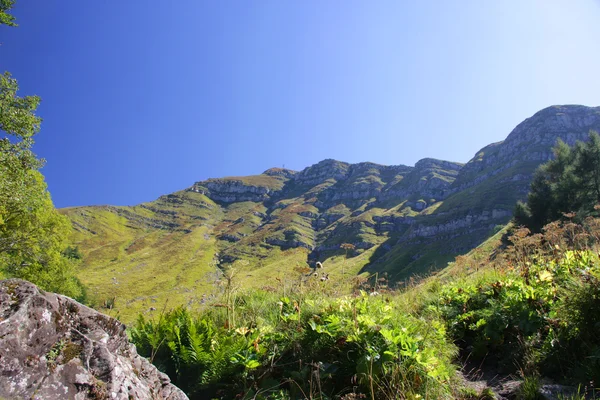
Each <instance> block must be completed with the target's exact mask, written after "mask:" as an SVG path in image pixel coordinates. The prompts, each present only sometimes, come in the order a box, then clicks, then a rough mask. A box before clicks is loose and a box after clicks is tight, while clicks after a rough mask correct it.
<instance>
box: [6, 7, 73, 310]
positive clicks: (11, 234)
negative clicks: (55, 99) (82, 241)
mask: <svg viewBox="0 0 600 400" xmlns="http://www.w3.org/2000/svg"><path fill="white" fill-rule="evenodd" d="M13 3H14V1H12V0H0V25H2V24H4V25H10V26H15V23H14V22H13V21H14V17H12V16H11V15H9V14H8V13H7V11H9V10H10V7H11V6H12V5H13ZM18 90H19V87H18V84H17V81H16V80H15V79H14V78H12V76H11V75H10V74H9V73H8V72H5V73H4V74H3V75H0V134H1V135H2V136H3V137H1V138H0V272H2V273H3V274H4V275H6V276H11V277H18V278H23V279H27V280H29V281H31V282H33V283H35V284H37V285H39V286H40V287H42V288H43V289H46V290H51V291H57V292H62V293H64V294H67V295H70V296H72V297H78V298H81V296H82V295H83V294H84V293H83V288H82V286H81V284H80V283H79V281H78V280H77V279H76V278H75V276H74V274H73V269H74V266H75V261H73V260H70V259H69V258H67V257H65V256H63V254H62V251H63V250H64V249H65V247H66V239H67V237H68V235H69V232H70V229H71V226H70V223H69V221H68V219H67V218H66V217H64V216H62V215H60V214H59V213H58V211H57V210H56V209H55V208H54V205H53V204H52V200H51V198H50V193H49V192H48V190H47V186H46V183H45V182H44V177H43V175H42V174H41V173H40V172H39V168H41V167H42V165H43V160H40V159H38V158H37V157H36V156H35V154H34V153H33V152H32V151H31V146H32V145H33V137H34V136H35V135H36V134H37V133H38V132H39V130H40V123H41V119H40V117H38V116H37V115H36V114H35V112H36V109H37V107H38V105H39V103H40V99H39V97H37V96H25V97H19V96H18V95H17V92H18Z"/></svg>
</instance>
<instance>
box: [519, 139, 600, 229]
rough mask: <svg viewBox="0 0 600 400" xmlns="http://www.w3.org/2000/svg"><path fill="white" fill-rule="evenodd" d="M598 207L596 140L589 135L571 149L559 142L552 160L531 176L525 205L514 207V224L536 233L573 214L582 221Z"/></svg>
mask: <svg viewBox="0 0 600 400" xmlns="http://www.w3.org/2000/svg"><path fill="white" fill-rule="evenodd" d="M598 204H600V136H598V133H596V132H593V131H591V132H590V134H589V140H588V141H587V142H585V143H584V142H580V141H578V142H577V143H576V144H575V146H573V147H572V148H571V147H569V146H568V145H567V144H565V143H564V142H563V141H561V140H559V141H558V143H557V144H556V146H555V147H554V159H552V160H550V161H548V162H547V163H546V164H543V165H541V166H540V167H539V168H538V170H537V171H536V172H535V175H534V178H533V181H532V183H531V188H530V192H529V195H528V197H527V203H526V204H525V203H518V204H517V206H516V208H515V222H516V223H517V224H519V225H524V226H527V227H528V228H529V229H530V230H531V231H532V232H540V231H541V229H542V227H543V226H544V225H546V224H547V223H549V222H552V221H555V220H558V219H561V218H562V217H563V215H564V214H565V213H571V212H574V213H575V214H576V216H577V218H578V219H582V218H584V217H586V216H588V215H591V214H594V213H595V212H596V210H595V206H596V205H598Z"/></svg>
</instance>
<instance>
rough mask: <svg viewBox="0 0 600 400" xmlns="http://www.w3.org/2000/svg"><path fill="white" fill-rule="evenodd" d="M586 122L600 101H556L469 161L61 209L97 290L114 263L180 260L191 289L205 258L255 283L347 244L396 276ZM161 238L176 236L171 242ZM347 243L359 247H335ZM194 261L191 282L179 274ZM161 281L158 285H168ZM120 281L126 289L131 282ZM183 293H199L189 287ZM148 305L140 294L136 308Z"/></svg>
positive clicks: (216, 183) (501, 207)
mask: <svg viewBox="0 0 600 400" xmlns="http://www.w3.org/2000/svg"><path fill="white" fill-rule="evenodd" d="M590 130H597V131H600V108H599V107H596V108H591V107H584V106H553V107H548V108H546V109H544V110H541V111H540V112H538V113H536V114H535V115H533V116H532V117H531V118H528V119H527V120H525V121H523V122H522V123H521V124H519V125H518V126H517V127H516V128H515V129H514V130H513V131H512V132H511V133H510V135H509V136H508V137H507V139H506V140H505V141H503V142H499V143H494V144H490V145H488V146H486V147H484V148H483V149H481V150H480V151H478V152H477V153H476V154H475V156H474V157H473V158H472V159H471V160H470V161H469V162H468V163H467V164H465V165H463V164H460V163H455V162H450V161H442V160H435V159H430V158H426V159H423V160H421V161H419V162H417V163H416V164H415V165H414V166H405V165H395V166H385V165H379V164H375V163H369V162H364V163H358V164H349V163H345V162H341V161H336V160H331V159H329V160H324V161H321V162H319V163H317V164H315V165H312V166H310V167H307V168H305V169H304V170H302V171H299V172H295V171H291V170H286V169H281V168H272V169H270V170H267V171H265V172H264V173H263V174H260V175H255V176H246V177H230V178H221V179H209V180H206V181H202V182H197V183H195V184H194V185H193V186H192V187H191V188H189V189H187V190H184V191H181V192H178V193H174V194H171V195H168V196H163V197H161V198H160V199H158V200H157V201H154V202H151V203H147V204H143V205H140V206H137V207H113V208H98V207H79V208H74V209H69V210H67V211H65V213H66V214H67V215H68V216H69V217H71V219H72V221H73V223H74V225H75V227H76V229H77V230H78V231H77V232H76V234H75V235H74V238H73V241H74V243H75V244H78V245H80V247H81V248H82V250H83V251H84V254H85V256H86V263H87V266H86V268H88V269H87V272H90V273H91V274H92V275H93V274H95V273H96V272H97V274H98V275H97V277H94V278H93V279H92V278H90V277H89V276H85V277H84V280H85V279H89V280H90V282H93V283H94V284H96V285H97V287H98V288H99V290H101V291H102V290H104V288H105V287H107V285H108V284H110V281H109V280H108V278H107V276H110V274H112V273H113V272H112V271H115V273H118V274H124V275H126V274H128V273H130V271H142V273H148V274H152V276H156V279H161V277H160V275H159V273H158V274H157V273H156V270H157V269H158V268H166V269H171V270H172V271H176V270H177V271H179V270H181V274H182V275H181V277H180V278H178V279H177V280H176V282H179V283H177V284H171V286H168V285H167V287H170V289H169V290H171V292H170V293H180V292H181V288H182V287H183V288H184V289H185V290H189V291H190V292H189V293H194V291H198V290H200V289H199V288H200V286H202V285H201V283H199V282H201V281H202V280H201V279H199V275H201V274H206V273H208V271H209V269H207V268H206V267H204V266H203V265H206V264H209V263H211V262H212V263H213V264H211V265H214V263H219V262H220V263H221V264H230V263H234V262H235V261H236V260H240V261H244V262H245V263H246V264H247V266H246V267H243V268H245V269H247V271H248V275H247V276H248V280H252V279H256V280H257V281H258V282H261V283H260V284H262V283H264V282H263V281H264V279H263V278H265V277H270V276H272V275H273V273H275V272H279V271H281V270H282V269H285V268H286V265H288V266H289V265H300V264H305V263H306V262H309V263H310V262H314V261H315V260H320V261H326V263H325V264H327V263H334V262H336V261H335V260H338V262H339V260H340V258H339V256H340V255H342V254H343V255H344V256H348V257H349V258H350V259H351V260H352V261H349V262H348V263H351V265H355V266H358V267H357V269H355V270H353V272H358V270H360V269H361V268H362V269H363V270H368V271H385V272H388V273H389V274H390V275H391V276H392V277H393V278H396V279H402V278H406V277H408V276H410V275H411V274H413V273H421V272H424V271H428V270H430V269H431V268H434V269H435V268H440V267H443V266H444V265H445V263H446V262H447V261H449V260H451V259H453V258H454V256H456V255H457V254H460V253H462V252H465V251H468V250H470V249H471V248H473V247H474V246H477V245H478V244H479V243H481V242H482V241H484V240H485V239H486V238H487V237H488V236H489V235H490V234H491V232H492V231H493V229H494V227H495V226H496V225H501V224H505V223H506V222H508V221H509V219H510V218H511V214H512V210H513V208H514V205H515V203H516V201H517V200H519V199H523V198H525V197H526V194H527V191H528V188H529V183H530V181H531V178H532V174H533V172H534V171H535V169H536V168H537V167H538V166H539V165H540V164H541V163H543V162H545V161H546V160H548V159H549V158H550V157H551V156H552V147H553V146H554V144H555V143H556V141H557V140H558V139H559V138H560V139H562V140H564V141H566V142H567V143H570V144H572V143H574V142H575V141H576V140H585V139H586V138H587V136H588V134H589V131H590ZM114 215H118V217H119V218H120V219H119V220H115V218H114ZM91 232H94V233H91ZM175 240H177V242H175ZM168 243H172V244H173V246H171V247H169V248H168V250H167V247H166V246H167V244H168ZM343 243H348V244H352V245H353V246H354V250H351V251H348V250H343V249H341V247H340V245H341V244H343ZM161 246H163V247H161ZM161 248H162V249H163V250H162V251H161ZM173 248H176V249H177V250H176V251H175V250H172V249H173ZM128 249H134V250H128ZM166 253H168V254H169V255H170V256H169V257H166V255H165V254H166ZM336 257H337V258H336ZM282 260H287V261H286V262H287V264H286V262H284V261H282ZM328 260H330V261H328ZM136 268H137V269H136ZM145 270H148V272H143V271H145ZM184 270H185V271H186V272H185V275H184ZM150 271H153V272H150ZM190 271H193V274H196V275H195V276H196V278H195V280H194V283H193V284H192V283H191V282H190V283H189V284H182V283H181V282H184V281H185V280H186V279H187V278H185V277H187V276H188V275H189V274H190V273H191V272H190ZM200 271H201V272H200ZM131 273H133V272H131ZM193 274H192V275H193ZM257 276H260V277H261V278H260V279H259V278H256V277H257ZM115 279H117V280H118V277H117V276H115ZM152 279H155V278H152ZM164 279H165V280H166V278H164ZM119 282H120V285H122V284H123V282H125V279H123V280H119ZM161 282H162V284H161V283H160V282H156V285H153V287H154V290H158V291H159V292H160V291H161V290H162V289H163V288H164V287H165V286H164V284H165V282H166V281H161ZM120 285H119V287H118V288H117V289H119V290H121V289H122V290H123V292H127V290H134V289H135V288H134V287H129V288H128V289H126V288H125V287H121V286H120ZM109 287H110V286H109ZM112 289H115V287H112ZM186 293H187V292H186ZM165 296H167V294H166V292H165ZM186 296H187V295H186ZM185 299H186V300H185V301H187V302H192V303H193V302H194V301H195V300H194V298H193V296H192V295H189V296H187V297H185ZM149 305H150V303H148V300H147V299H142V300H141V303H140V307H149Z"/></svg>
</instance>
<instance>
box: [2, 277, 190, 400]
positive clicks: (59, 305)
mask: <svg viewBox="0 0 600 400" xmlns="http://www.w3.org/2000/svg"><path fill="white" fill-rule="evenodd" d="M0 376H1V377H2V379H0V398H6V399H124V400H128V399H148V400H150V399H169V400H184V399H187V396H186V395H185V394H184V393H183V392H182V391H181V390H179V389H178V388H176V387H175V386H173V385H172V384H171V383H170V380H169V378H168V377H167V376H166V375H165V374H163V373H161V372H159V371H158V370H157V369H156V368H155V367H154V366H153V365H152V364H150V363H149V362H148V361H147V360H146V359H145V358H143V357H140V356H139V355H138V354H137V352H136V350H135V346H134V345H132V344H130V343H129V341H128V339H127V335H126V334H125V326H124V325H123V324H121V323H120V322H119V321H117V320H115V319H113V318H110V317H108V316H106V315H103V314H100V313H98V312H96V311H94V310H92V309H90V308H88V307H85V306H83V305H81V304H79V303H77V302H76V301H74V300H72V299H70V298H68V297H65V296H61V295H56V294H52V293H46V292H42V291H40V290H39V289H38V288H37V287H36V286H35V285H33V284H31V283H28V282H25V281H21V280H16V279H11V280H5V281H0Z"/></svg>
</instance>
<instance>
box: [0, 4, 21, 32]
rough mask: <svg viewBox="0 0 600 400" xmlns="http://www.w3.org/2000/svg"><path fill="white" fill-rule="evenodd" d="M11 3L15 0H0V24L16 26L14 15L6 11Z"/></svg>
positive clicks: (10, 6)
mask: <svg viewBox="0 0 600 400" xmlns="http://www.w3.org/2000/svg"><path fill="white" fill-rule="evenodd" d="M13 4H15V0H0V25H8V26H17V24H15V17H14V16H12V15H10V14H9V13H8V11H10V9H11V8H12V6H13Z"/></svg>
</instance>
